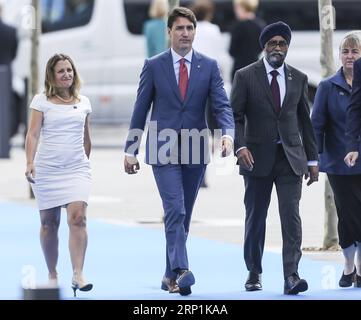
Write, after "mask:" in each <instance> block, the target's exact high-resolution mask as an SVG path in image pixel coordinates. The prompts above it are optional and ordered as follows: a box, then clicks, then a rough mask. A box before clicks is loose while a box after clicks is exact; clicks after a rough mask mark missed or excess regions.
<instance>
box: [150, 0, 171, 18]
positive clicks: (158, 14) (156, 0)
mask: <svg viewBox="0 0 361 320" xmlns="http://www.w3.org/2000/svg"><path fill="white" fill-rule="evenodd" d="M167 14H168V1H167V0H153V1H152V3H151V5H150V7H149V16H150V17H151V18H164V17H165V16H166V15H167Z"/></svg>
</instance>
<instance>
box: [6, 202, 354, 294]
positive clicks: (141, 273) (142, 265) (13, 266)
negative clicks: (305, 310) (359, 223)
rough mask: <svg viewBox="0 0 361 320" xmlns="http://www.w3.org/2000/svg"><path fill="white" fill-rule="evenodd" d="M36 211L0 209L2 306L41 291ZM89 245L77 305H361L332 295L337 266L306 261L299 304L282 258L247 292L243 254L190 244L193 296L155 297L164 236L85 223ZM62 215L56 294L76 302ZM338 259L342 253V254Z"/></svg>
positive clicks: (268, 257)
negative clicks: (258, 287)
mask: <svg viewBox="0 0 361 320" xmlns="http://www.w3.org/2000/svg"><path fill="white" fill-rule="evenodd" d="M39 225H40V222H39V216H38V213H37V210H36V209H34V208H32V207H28V206H24V205H19V204H15V203H7V202H1V201H0V252H1V269H0V270H1V272H0V283H1V286H0V299H2V300H7V299H11V300H12V299H22V289H21V288H22V283H23V282H24V281H26V279H29V277H31V276H32V275H33V273H34V272H35V275H34V276H35V280H36V283H37V284H38V285H41V284H45V283H46V280H47V269H46V265H45V261H44V258H43V255H42V251H41V247H40V243H39ZM88 234H89V243H88V250H87V255H86V261H85V267H84V274H85V275H86V278H87V279H88V280H89V281H91V282H93V284H94V289H93V290H92V291H90V292H79V291H78V297H77V299H99V300H103V299H106V300H114V299H119V300H166V299H171V300H187V299H188V300H190V299H197V300H203V299H207V300H237V299H242V300H269V299H271V300H279V299H280V300H285V299H297V300H305V299H307V300H308V299H312V300H313V299H317V300H324V299H325V300H330V299H336V300H342V299H350V300H351V299H361V289H357V288H347V289H340V288H338V287H337V283H338V278H339V276H340V275H341V273H342V265H340V264H335V263H328V262H327V263H326V262H316V261H312V260H309V259H306V258H305V257H303V258H302V259H301V263H300V270H299V272H300V274H301V276H302V277H304V278H305V279H307V281H308V283H309V290H308V291H307V292H306V293H303V294H300V295H298V296H285V295H283V294H282V292H283V276H282V260H281V259H282V258H281V255H280V254H276V253H270V252H265V254H264V260H263V266H264V273H263V288H264V289H263V291H258V292H246V291H245V290H244V287H243V284H244V281H245V279H246V277H247V271H246V268H245V265H244V261H243V252H242V248H241V247H240V246H237V245H233V244H227V243H221V242H216V241H211V240H206V239H202V238H197V237H190V238H189V240H188V254H189V259H190V262H191V270H192V271H193V273H194V274H195V277H196V281H197V283H196V285H195V286H194V287H192V290H193V294H192V295H191V296H188V297H181V296H179V295H177V294H169V293H167V292H165V291H162V290H160V280H161V278H162V275H163V271H164V256H165V249H164V248H165V239H164V234H163V232H162V231H158V230H152V229H145V228H139V227H124V226H118V225H111V224H107V223H103V222H100V221H97V220H95V219H89V221H88ZM67 239H68V227H67V224H66V214H65V212H63V213H62V222H61V226H60V231H59V243H60V248H59V251H60V255H59V262H58V273H59V286H60V289H61V298H62V299H74V298H73V297H72V296H73V293H72V290H71V288H70V284H71V275H72V272H71V263H70V257H69V252H68V242H67V241H68V240H67ZM340 254H341V253H340Z"/></svg>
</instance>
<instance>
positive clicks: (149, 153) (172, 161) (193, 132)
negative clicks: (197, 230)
mask: <svg viewBox="0 0 361 320" xmlns="http://www.w3.org/2000/svg"><path fill="white" fill-rule="evenodd" d="M196 24H197V22H196V18H195V16H194V14H193V12H192V11H191V10H189V9H187V8H183V7H178V8H175V9H173V10H172V11H171V13H170V15H169V17H168V23H167V26H168V34H169V37H170V42H171V48H170V49H169V50H168V51H166V52H163V53H161V54H159V55H157V56H155V57H152V58H150V59H147V60H146V61H145V64H144V67H143V70H142V73H141V75H140V83H139V88H138V94H137V99H136V102H135V106H134V111H133V115H132V119H131V123H130V129H129V134H128V138H127V141H126V146H125V159H124V167H125V171H126V172H127V173H129V174H134V173H136V172H137V171H138V170H139V162H138V160H137V158H136V155H137V154H138V149H139V145H140V141H141V135H142V132H143V130H144V126H145V122H146V118H147V114H148V111H149V110H150V109H151V116H150V123H149V126H148V136H147V143H146V159H145V161H146V163H147V164H150V165H152V168H153V174H154V177H155V180H156V183H157V187H158V190H159V193H160V196H161V198H162V202H163V208H164V224H165V235H166V270H165V274H164V277H163V279H162V286H161V288H162V289H163V290H166V291H169V292H170V293H180V294H181V295H188V294H190V293H191V286H192V285H193V284H194V283H195V278H194V275H193V273H192V272H191V271H190V270H189V264H188V258H187V249H186V241H187V236H188V232H189V225H190V221H191V215H192V209H193V205H194V203H195V200H196V196H197V193H198V190H199V187H200V184H201V182H202V179H203V176H204V172H205V169H206V165H207V163H208V162H209V154H208V148H207V147H208V134H207V125H206V121H205V107H206V102H207V99H208V98H210V99H211V101H212V108H213V112H214V114H215V116H216V119H217V122H218V125H219V128H221V130H222V156H228V155H229V154H230V153H231V151H232V145H233V132H234V119H233V115H232V109H231V107H230V105H229V101H228V99H227V95H226V92H225V90H224V87H223V80H222V78H221V76H220V72H219V68H218V66H217V62H216V61H215V60H213V59H210V58H208V57H206V56H204V55H202V54H200V53H198V52H196V51H194V50H193V49H192V43H193V39H194V35H195V32H196ZM151 106H152V108H151Z"/></svg>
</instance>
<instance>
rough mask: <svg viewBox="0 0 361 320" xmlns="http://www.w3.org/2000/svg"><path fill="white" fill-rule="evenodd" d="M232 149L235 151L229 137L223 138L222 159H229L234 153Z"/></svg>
mask: <svg viewBox="0 0 361 320" xmlns="http://www.w3.org/2000/svg"><path fill="white" fill-rule="evenodd" d="M232 149H233V142H232V140H231V139H229V138H227V137H223V138H222V153H221V156H222V158H224V157H228V156H229V155H230V154H231V153H232Z"/></svg>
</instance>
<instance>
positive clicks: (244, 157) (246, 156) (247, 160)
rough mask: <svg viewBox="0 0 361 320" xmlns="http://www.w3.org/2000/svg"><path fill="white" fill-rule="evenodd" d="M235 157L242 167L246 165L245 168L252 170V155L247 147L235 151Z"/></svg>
mask: <svg viewBox="0 0 361 320" xmlns="http://www.w3.org/2000/svg"><path fill="white" fill-rule="evenodd" d="M237 159H238V163H239V164H240V165H242V166H244V167H246V169H247V170H249V171H252V170H253V164H254V160H253V156H252V153H251V152H250V151H249V150H248V149H247V148H243V149H241V150H239V151H238V152H237Z"/></svg>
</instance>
